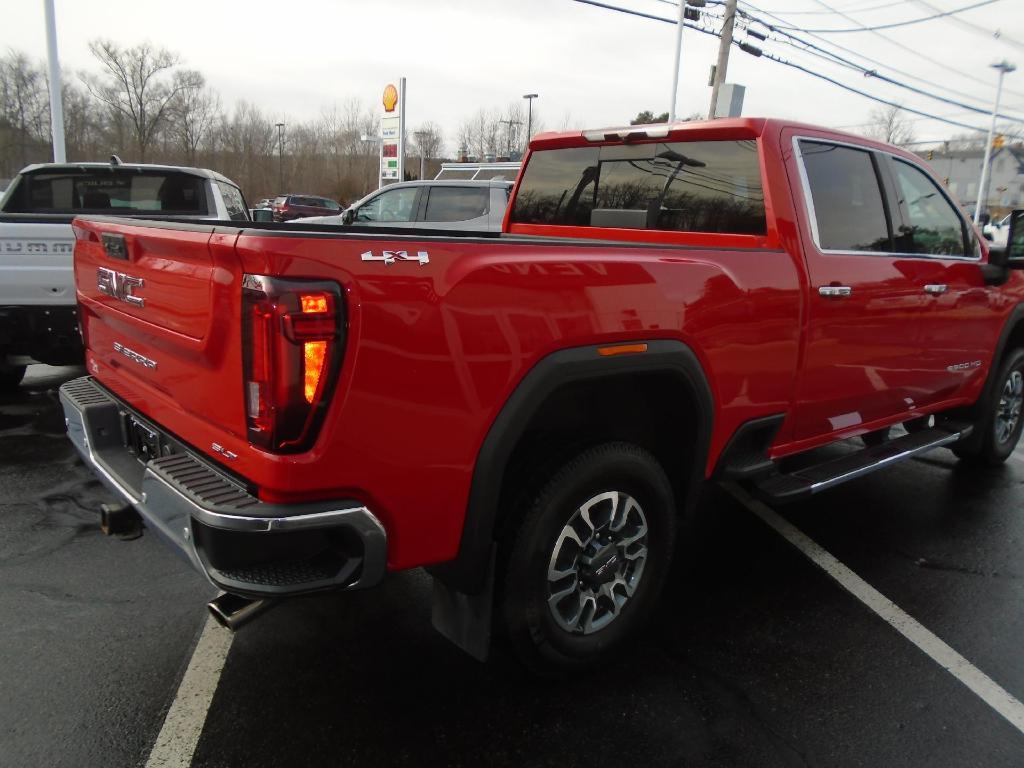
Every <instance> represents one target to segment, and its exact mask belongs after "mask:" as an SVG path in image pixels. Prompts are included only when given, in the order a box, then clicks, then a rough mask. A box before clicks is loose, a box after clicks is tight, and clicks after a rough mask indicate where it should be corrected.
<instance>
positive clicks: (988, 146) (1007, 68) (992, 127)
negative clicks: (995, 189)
mask: <svg viewBox="0 0 1024 768" xmlns="http://www.w3.org/2000/svg"><path fill="white" fill-rule="evenodd" d="M992 66H993V67H995V68H996V69H998V70H999V82H998V84H997V85H996V103H995V106H993V107H992V122H991V123H989V126H988V139H987V140H986V141H985V158H984V160H982V161H981V181H980V182H979V183H978V202H977V203H975V205H974V226H978V222H979V221H980V220H981V206H982V202H983V201H984V199H985V185H986V184H987V183H988V166H989V162H990V161H991V160H992V139H993V138H994V137H995V133H996V115H998V114H999V100H1000V99H1001V98H1002V95H1003V77H1004V76H1005V75H1006V73H1007V72H1013V70H1015V69H1016V67H1015V66H1013V64H1011V63H1010V62H1008V61H1006V60H1005V59H1004V60H1003V61H1000V62H999V63H997V64H993V65H992Z"/></svg>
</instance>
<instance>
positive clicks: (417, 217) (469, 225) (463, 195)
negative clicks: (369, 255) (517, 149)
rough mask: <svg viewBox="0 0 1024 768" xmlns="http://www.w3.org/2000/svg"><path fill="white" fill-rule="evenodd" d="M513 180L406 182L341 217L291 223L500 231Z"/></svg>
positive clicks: (371, 196)
mask: <svg viewBox="0 0 1024 768" xmlns="http://www.w3.org/2000/svg"><path fill="white" fill-rule="evenodd" d="M511 190H512V182H511V181H505V180H490V181H403V182H399V183H397V184H391V185H389V186H387V187H384V188H383V189H378V190H377V191H376V192H371V193H370V194H369V195H367V196H366V197H364V198H363V199H362V200H359V201H357V202H355V203H353V204H352V205H350V206H349V207H348V208H347V209H345V211H343V212H342V213H341V214H340V215H338V216H310V217H307V218H303V219H294V220H293V221H291V222H290V223H291V224H351V225H354V226H370V227H399V228H413V227H415V228H418V229H457V230H460V231H463V232H466V231H470V232H474V231H475V232H500V231H501V221H502V219H503V218H504V216H505V207H506V206H507V205H508V197H509V193H510V192H511Z"/></svg>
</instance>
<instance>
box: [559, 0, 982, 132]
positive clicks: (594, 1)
mask: <svg viewBox="0 0 1024 768" xmlns="http://www.w3.org/2000/svg"><path fill="white" fill-rule="evenodd" d="M573 2H576V3H583V4H584V5H593V6H596V7H598V8H604V9H605V10H609V11H616V12H618V13H624V14H627V15H630V16H639V17H641V18H645V19H651V20H653V21H661V22H664V23H666V24H675V23H676V21H675V20H674V19H666V18H665V17H663V16H655V15H654V14H650V13H644V12H643V11H635V10H633V9H631V8H620V7H619V6H616V5H609V4H607V3H602V2H598V0H573ZM685 26H687V27H689V28H691V29H695V30H697V31H698V32H703V33H704V34H706V35H712V36H714V37H719V34H718V33H717V32H715V31H713V30H710V29H705V28H704V27H698V26H696V25H693V24H685ZM733 44H734V45H735V46H736V47H737V48H740V49H741V50H744V48H743V46H744V45H745V44H744V43H742V42H740V41H734V43H733ZM761 55H762V56H764V57H765V58H767V59H768V60H769V61H774V62H776V63H777V64H782V65H784V66H787V67H792V68H793V69H797V70H800V71H801V72H804V73H806V74H808V75H811V76H812V77H816V78H818V79H820V80H824V81H826V82H829V83H831V84H832V85H835V86H837V87H839V88H842V89H843V90H846V91H850V92H851V93H856V94H857V95H859V96H863V97H864V98H866V99H870V100H872V101H875V102H878V103H879V104H885V105H887V106H890V107H896V108H897V109H902V110H903V111H905V112H910V113H912V114H915V115H920V116H921V117H926V118H929V119H931V120H936V121H938V122H940V123H946V124H947V125H953V126H956V127H957V128H966V129H967V130H969V131H978V132H979V133H985V129H983V128H978V127H976V126H973V125H968V124H967V123H961V122H959V121H956V120H950V119H949V118H945V117H940V116H939V115H933V114H931V113H929V112H924V111H922V110H919V109H914V108H912V107H904V106H903V105H901V104H899V103H897V102H895V101H890V100H888V99H883V98H881V97H880V96H874V95H873V94H870V93H868V92H866V91H862V90H860V89H859V88H854V87H853V86H851V85H847V84H846V83H843V82H840V81H839V80H836V79H834V78H831V77H829V76H828V75H825V74H822V73H820V72H815V71H814V70H813V69H808V68H807V67H805V66H803V65H801V64H797V63H795V62H792V61H788V60H786V59H782V58H780V57H778V56H774V55H772V54H768V53H762V54H761Z"/></svg>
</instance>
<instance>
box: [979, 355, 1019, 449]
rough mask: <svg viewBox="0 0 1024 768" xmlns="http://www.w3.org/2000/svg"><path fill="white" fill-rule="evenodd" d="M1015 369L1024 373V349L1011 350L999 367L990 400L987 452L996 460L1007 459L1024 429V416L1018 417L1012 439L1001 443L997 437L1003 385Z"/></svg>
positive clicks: (987, 420) (987, 423)
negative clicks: (996, 429)
mask: <svg viewBox="0 0 1024 768" xmlns="http://www.w3.org/2000/svg"><path fill="white" fill-rule="evenodd" d="M1014 371H1020V372H1022V373H1024V349H1015V350H1013V352H1011V353H1010V354H1009V355H1008V356H1007V358H1006V360H1005V361H1004V362H1003V364H1002V365H1001V366H1000V368H999V375H998V377H997V379H996V387H995V390H994V391H993V392H992V399H991V400H990V402H989V413H988V419H986V424H985V443H984V446H985V454H987V456H988V457H989V458H990V459H991V460H992V461H994V462H1002V461H1005V460H1006V459H1007V458H1008V457H1009V455H1010V454H1011V453H1013V449H1014V448H1016V447H1017V442H1018V441H1019V440H1020V435H1021V430H1022V429H1024V418H1018V419H1017V426H1016V427H1015V428H1014V431H1013V434H1012V435H1010V439H1009V440H1007V441H1006V442H1005V443H1000V442H999V441H998V440H997V439H996V431H995V426H996V414H997V411H998V409H999V399H1000V398H1001V397H1002V394H1003V387H1004V386H1005V385H1006V380H1007V379H1008V378H1010V375H1011V374H1012V373H1013V372H1014Z"/></svg>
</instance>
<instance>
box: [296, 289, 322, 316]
mask: <svg viewBox="0 0 1024 768" xmlns="http://www.w3.org/2000/svg"><path fill="white" fill-rule="evenodd" d="M299 302H300V303H301V304H302V311H303V313H305V314H311V313H315V312H326V311H327V296H325V295H324V294H322V293H314V294H312V295H309V294H302V295H301V296H299Z"/></svg>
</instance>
